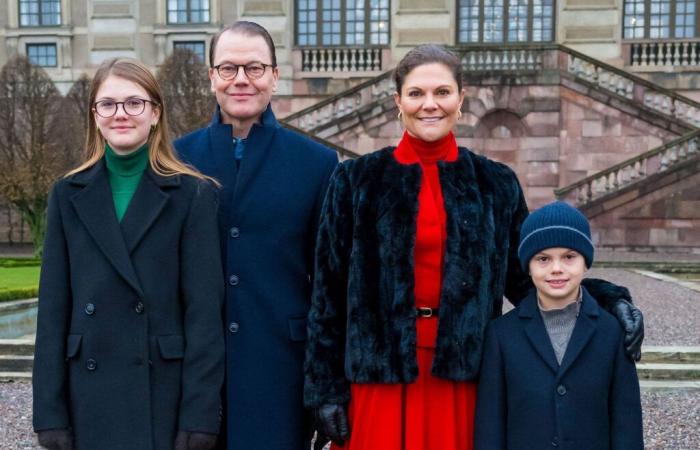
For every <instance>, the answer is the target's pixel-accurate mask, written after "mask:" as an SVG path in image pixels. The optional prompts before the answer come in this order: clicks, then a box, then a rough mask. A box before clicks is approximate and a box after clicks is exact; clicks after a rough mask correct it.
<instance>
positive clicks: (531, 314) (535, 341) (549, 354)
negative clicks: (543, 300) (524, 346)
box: [518, 292, 559, 373]
mask: <svg viewBox="0 0 700 450" xmlns="http://www.w3.org/2000/svg"><path fill="white" fill-rule="evenodd" d="M518 317H520V320H522V321H523V322H524V327H525V334H526V335H527V338H528V339H529V340H530V344H532V346H533V347H534V349H535V350H536V351H537V353H538V354H539V355H540V357H541V358H542V360H543V361H544V362H545V363H547V365H548V366H549V368H550V369H552V372H554V373H557V371H558V370H559V364H558V363H557V357H556V355H555V354H554V348H552V342H551V341H550V339H549V335H548V334H547V329H546V328H545V326H544V321H542V316H541V314H540V312H539V311H538V310H537V294H535V293H534V292H531V293H530V294H529V295H528V296H527V297H525V299H524V300H523V301H522V302H521V303H520V306H519V307H518Z"/></svg>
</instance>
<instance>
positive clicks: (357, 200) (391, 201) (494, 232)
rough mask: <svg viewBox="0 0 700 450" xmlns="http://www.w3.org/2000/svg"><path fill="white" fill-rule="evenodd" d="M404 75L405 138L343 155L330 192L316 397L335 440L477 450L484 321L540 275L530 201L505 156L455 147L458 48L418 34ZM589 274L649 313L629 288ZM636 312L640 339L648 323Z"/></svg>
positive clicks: (314, 349) (311, 365)
mask: <svg viewBox="0 0 700 450" xmlns="http://www.w3.org/2000/svg"><path fill="white" fill-rule="evenodd" d="M394 79H395V81H396V94H395V101H396V104H397V106H398V108H399V118H400V119H401V120H402V122H403V124H404V126H405V127H406V133H405V134H404V136H403V138H402V139H401V142H399V145H398V147H397V148H396V149H393V148H387V149H384V150H380V151H378V152H374V153H371V154H369V155H367V156H364V157H362V158H359V159H357V160H354V161H348V162H345V163H343V164H342V165H341V166H339V167H338V169H337V170H336V172H335V173H334V175H333V178H332V180H331V184H330V188H329V191H328V193H327V196H326V201H325V204H324V210H323V213H322V221H321V224H320V228H319V237H318V245H317V251H316V268H317V272H316V276H315V280H314V282H315V285H314V298H313V303H312V307H311V311H310V314H309V324H308V331H309V341H308V347H307V353H306V363H305V392H304V395H305V402H306V405H307V406H308V407H310V408H313V409H315V411H316V416H317V420H318V422H319V428H320V430H321V431H322V432H324V433H325V434H326V435H328V436H329V437H330V438H331V439H332V440H333V441H334V442H335V444H334V448H344V449H349V450H360V449H361V450H373V449H376V450H404V449H409V450H435V449H440V450H465V449H471V448H472V428H473V415H474V407H475V399H476V385H475V383H474V380H475V379H476V378H477V376H478V374H479V364H480V360H481V352H482V341H483V335H484V329H485V326H486V323H487V322H488V320H489V319H491V318H492V317H496V316H498V315H500V311H501V306H502V298H503V295H504V294H505V295H506V296H507V297H508V298H509V299H510V300H511V301H513V302H514V303H517V302H518V300H519V298H518V296H519V295H522V294H523V293H525V292H527V291H528V288H529V287H530V286H531V284H530V280H529V278H528V277H527V274H525V273H523V272H522V271H521V270H520V269H519V264H518V257H517V243H518V238H519V230H520V224H521V223H522V222H523V220H524V219H525V217H526V216H527V214H528V210H527V206H526V204H525V201H524V197H523V194H522V190H521V188H520V185H519V183H518V180H517V178H516V176H515V174H514V173H513V172H512V171H511V170H510V169H509V168H508V167H506V166H505V165H503V164H499V163H496V162H493V161H490V160H488V159H486V158H484V157H482V156H478V155H475V154H473V153H471V152H470V151H469V150H467V149H464V148H458V147H457V144H456V141H455V137H454V135H453V133H452V129H453V127H454V125H455V124H456V122H457V120H458V119H459V117H460V116H461V107H462V102H463V100H464V91H463V90H462V85H461V80H462V74H461V69H460V62H459V59H458V58H457V57H455V56H454V55H452V54H451V53H449V52H448V51H446V50H445V49H443V48H442V47H438V46H434V45H423V46H419V47H417V48H416V49H414V50H412V51H411V52H409V53H408V54H407V55H406V56H405V57H404V58H403V59H402V60H401V62H400V63H399V65H398V66H397V68H396V71H395V74H394ZM586 286H587V287H589V290H593V291H595V292H596V296H597V297H598V298H602V299H603V300H604V301H606V302H608V303H609V306H611V307H613V306H612V305H613V304H614V307H613V308H614V309H617V310H619V311H620V314H618V316H622V317H623V318H625V319H629V317H628V316H630V315H632V314H631V313H630V311H635V313H634V314H637V313H638V311H637V310H636V309H633V307H632V306H631V305H630V304H629V303H627V302H624V301H620V299H621V298H626V299H627V300H629V293H628V292H627V291H626V289H624V288H619V287H617V286H614V285H610V284H609V283H606V282H602V281H597V280H587V282H586ZM627 322H630V323H629V324H628V323H627ZM625 325H626V326H627V325H629V326H630V328H635V327H634V325H636V329H634V330H633V331H634V332H633V333H631V335H632V336H633V337H635V338H637V339H636V340H635V341H634V342H633V345H632V347H634V348H633V349H632V350H633V351H635V352H636V350H638V347H637V345H638V344H639V341H640V337H639V336H640V335H641V334H642V333H641V323H639V322H638V323H636V324H634V323H633V321H631V320H627V321H626V322H625ZM348 404H349V411H348V412H349V424H348V420H347V413H346V407H347V406H348ZM348 425H349V426H348ZM350 429H351V430H352V432H350Z"/></svg>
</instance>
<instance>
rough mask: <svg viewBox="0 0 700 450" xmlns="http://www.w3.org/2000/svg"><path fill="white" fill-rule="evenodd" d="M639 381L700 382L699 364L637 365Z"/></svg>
mask: <svg viewBox="0 0 700 450" xmlns="http://www.w3.org/2000/svg"><path fill="white" fill-rule="evenodd" d="M637 375H638V376H639V379H640V380H673V381H700V364H666V363H639V364H637Z"/></svg>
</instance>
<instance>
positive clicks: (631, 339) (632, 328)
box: [610, 299, 644, 361]
mask: <svg viewBox="0 0 700 450" xmlns="http://www.w3.org/2000/svg"><path fill="white" fill-rule="evenodd" d="M610 312H611V313H613V315H615V317H617V320H619V321H620V324H621V325H622V328H623V329H624V330H625V351H626V352H627V355H628V356H629V357H630V358H632V359H633V360H635V361H639V360H640V359H642V341H643V340H644V316H642V312H641V311H640V310H639V309H638V308H637V307H636V306H634V305H633V304H632V303H630V302H628V301H626V300H624V299H620V300H618V301H616V302H614V303H612V304H611V305H610Z"/></svg>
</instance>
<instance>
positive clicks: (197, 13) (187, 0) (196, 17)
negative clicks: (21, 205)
mask: <svg viewBox="0 0 700 450" xmlns="http://www.w3.org/2000/svg"><path fill="white" fill-rule="evenodd" d="M206 22H209V0H168V23H206Z"/></svg>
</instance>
